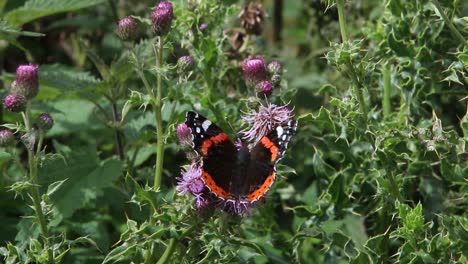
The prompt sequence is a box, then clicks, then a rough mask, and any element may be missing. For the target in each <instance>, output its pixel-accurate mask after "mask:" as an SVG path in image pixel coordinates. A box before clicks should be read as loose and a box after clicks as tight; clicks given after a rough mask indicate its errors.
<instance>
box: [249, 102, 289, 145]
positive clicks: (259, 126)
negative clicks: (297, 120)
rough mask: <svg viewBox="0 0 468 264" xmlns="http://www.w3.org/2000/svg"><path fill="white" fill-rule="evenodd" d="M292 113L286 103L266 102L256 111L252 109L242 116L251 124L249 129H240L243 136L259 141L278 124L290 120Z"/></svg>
mask: <svg viewBox="0 0 468 264" xmlns="http://www.w3.org/2000/svg"><path fill="white" fill-rule="evenodd" d="M293 117H294V113H293V111H292V110H290V109H289V108H288V105H287V104H286V105H283V106H277V105H275V104H271V103H268V102H267V104H266V105H262V104H261V105H260V108H259V109H258V112H257V111H255V110H252V111H250V112H248V113H245V115H244V116H243V117H242V119H243V120H244V121H246V122H247V123H249V124H250V125H251V128H250V129H245V130H243V131H242V134H243V138H244V139H245V140H248V141H252V142H254V143H256V142H258V141H260V139H262V137H264V136H265V135H266V134H267V133H268V132H270V131H271V130H272V129H274V128H276V127H277V126H278V125H281V124H284V123H287V122H288V121H290V120H292V119H293Z"/></svg>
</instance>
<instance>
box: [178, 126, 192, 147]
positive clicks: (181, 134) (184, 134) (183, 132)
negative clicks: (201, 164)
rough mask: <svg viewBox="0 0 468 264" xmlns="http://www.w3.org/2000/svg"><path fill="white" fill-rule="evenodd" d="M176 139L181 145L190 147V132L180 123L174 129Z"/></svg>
mask: <svg viewBox="0 0 468 264" xmlns="http://www.w3.org/2000/svg"><path fill="white" fill-rule="evenodd" d="M176 134H177V138H178V139H179V142H180V144H182V145H192V132H191V131H190V128H189V127H188V126H187V124H185V123H180V124H179V125H178V126H177V128H176Z"/></svg>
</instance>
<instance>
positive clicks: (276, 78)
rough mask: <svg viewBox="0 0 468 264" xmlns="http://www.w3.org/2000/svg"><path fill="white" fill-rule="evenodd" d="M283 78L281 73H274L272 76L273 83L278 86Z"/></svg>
mask: <svg viewBox="0 0 468 264" xmlns="http://www.w3.org/2000/svg"><path fill="white" fill-rule="evenodd" d="M282 79H283V78H282V77H281V75H279V74H273V76H271V84H273V85H275V86H276V85H278V84H279V83H280V82H281V80H282Z"/></svg>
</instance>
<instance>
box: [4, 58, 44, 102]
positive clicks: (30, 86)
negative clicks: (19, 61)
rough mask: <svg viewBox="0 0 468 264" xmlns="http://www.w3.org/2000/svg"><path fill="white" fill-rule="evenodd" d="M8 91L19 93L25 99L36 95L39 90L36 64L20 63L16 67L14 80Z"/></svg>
mask: <svg viewBox="0 0 468 264" xmlns="http://www.w3.org/2000/svg"><path fill="white" fill-rule="evenodd" d="M10 92H11V93H13V94H21V95H23V96H24V97H26V99H32V98H34V97H36V95H37V94H38V92H39V73H38V67H37V65H34V64H27V65H20V66H19V67H18V68H17V69H16V80H15V81H13V83H12V84H11V89H10Z"/></svg>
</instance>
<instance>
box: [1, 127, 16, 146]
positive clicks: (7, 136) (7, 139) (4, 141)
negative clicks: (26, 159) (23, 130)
mask: <svg viewBox="0 0 468 264" xmlns="http://www.w3.org/2000/svg"><path fill="white" fill-rule="evenodd" d="M14 140H15V137H14V136H13V132H11V130H9V129H4V128H2V129H0V146H7V145H9V144H10V143H12V142H13V141H14Z"/></svg>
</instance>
